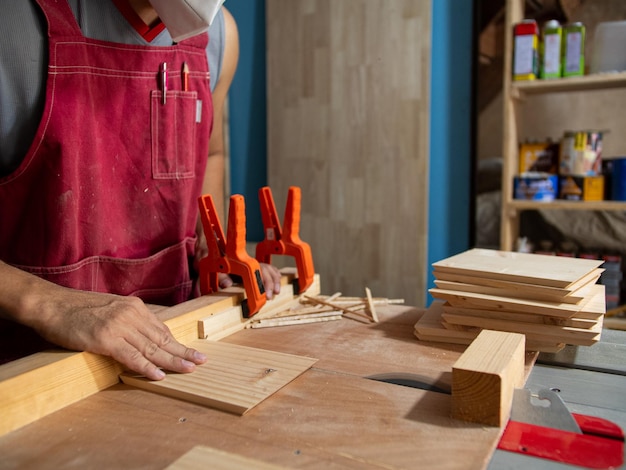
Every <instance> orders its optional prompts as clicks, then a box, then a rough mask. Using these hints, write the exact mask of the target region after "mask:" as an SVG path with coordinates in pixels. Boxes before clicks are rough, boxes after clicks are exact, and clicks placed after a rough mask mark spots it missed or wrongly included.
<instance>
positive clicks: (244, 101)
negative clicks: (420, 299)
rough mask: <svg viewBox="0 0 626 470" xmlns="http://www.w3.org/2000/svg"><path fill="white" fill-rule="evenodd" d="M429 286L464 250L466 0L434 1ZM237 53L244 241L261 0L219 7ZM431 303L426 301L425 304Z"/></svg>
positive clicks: (238, 182)
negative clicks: (235, 37) (443, 264)
mask: <svg viewBox="0 0 626 470" xmlns="http://www.w3.org/2000/svg"><path fill="white" fill-rule="evenodd" d="M432 3H433V12H432V15H433V25H432V26H433V27H432V44H433V49H432V69H431V120H430V126H431V129H430V175H429V179H430V182H429V186H430V195H429V209H428V210H429V217H428V273H427V275H428V287H433V286H434V284H433V276H432V272H431V271H432V269H431V264H432V263H434V262H436V261H439V260H441V259H443V258H446V257H448V256H451V255H453V254H456V253H459V252H461V251H464V250H466V249H467V248H469V240H470V235H469V227H470V223H469V222H470V221H469V214H470V202H469V201H470V178H471V161H470V159H471V142H472V139H471V126H470V122H471V114H470V113H471V93H472V90H471V76H472V75H471V74H472V47H471V44H472V17H473V15H472V4H473V0H433V2H432ZM226 6H227V7H228V8H229V9H230V11H231V12H232V13H233V16H234V17H235V19H236V21H237V24H238V25H239V36H240V43H241V52H240V59H239V66H238V69H237V74H236V75H235V79H234V81H233V85H232V90H231V93H230V106H231V108H230V112H231V119H232V121H231V135H230V142H231V191H232V192H233V193H239V194H243V195H244V196H245V197H246V202H247V203H248V207H247V210H246V214H247V221H248V224H247V227H248V233H247V235H248V237H247V238H248V240H251V241H258V240H261V239H262V238H263V230H262V224H261V221H260V215H259V211H258V205H257V191H258V188H259V187H261V186H263V185H265V184H266V181H267V170H266V166H267V163H266V162H267V153H266V152H267V137H266V117H265V116H266V101H265V100H266V95H265V93H266V86H265V85H266V81H265V70H266V69H265V2H259V1H232V2H227V5H226ZM428 303H430V301H429V302H428Z"/></svg>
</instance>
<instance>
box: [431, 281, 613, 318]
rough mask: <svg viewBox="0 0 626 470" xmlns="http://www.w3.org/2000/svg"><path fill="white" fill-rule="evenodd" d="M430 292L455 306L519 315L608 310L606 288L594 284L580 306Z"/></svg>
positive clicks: (567, 314) (586, 315)
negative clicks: (605, 297)
mask: <svg viewBox="0 0 626 470" xmlns="http://www.w3.org/2000/svg"><path fill="white" fill-rule="evenodd" d="M429 292H430V293H431V294H432V296H433V297H435V298H438V299H443V300H447V301H448V302H449V303H450V305H453V306H455V307H470V308H483V307H484V308H489V309H490V310H502V311H507V312H517V313H534V314H537V315H548V316H552V317H559V318H570V317H574V316H575V317H577V318H597V317H598V315H600V314H604V312H605V311H606V307H605V299H604V286H603V285H601V284H594V285H593V286H592V287H591V290H590V294H589V296H588V297H587V300H585V301H583V302H581V304H579V305H572V304H563V303H553V302H545V301H539V300H524V299H513V298H510V297H501V296H496V295H487V294H477V293H474V292H460V291H450V290H445V289H438V288H433V289H430V290H429Z"/></svg>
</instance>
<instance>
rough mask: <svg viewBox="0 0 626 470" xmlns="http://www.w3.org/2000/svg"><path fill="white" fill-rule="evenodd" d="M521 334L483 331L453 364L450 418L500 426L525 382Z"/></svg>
mask: <svg viewBox="0 0 626 470" xmlns="http://www.w3.org/2000/svg"><path fill="white" fill-rule="evenodd" d="M524 343H525V338H524V335H522V334H518V333H504V332H501V331H492V330H483V331H481V332H480V334H479V335H478V337H477V338H476V339H475V340H474V341H473V342H472V344H470V345H469V347H468V348H467V349H466V350H465V352H464V353H463V355H462V356H461V357H460V358H459V359H458V360H457V361H456V362H455V363H454V365H453V366H452V417H453V418H456V419H460V420H462V421H469V422H472V423H480V424H486V425H490V426H503V425H504V424H506V422H507V421H508V419H509V416H510V414H511V405H512V402H513V390H515V389H516V388H520V387H522V386H523V385H524V349H525V345H524Z"/></svg>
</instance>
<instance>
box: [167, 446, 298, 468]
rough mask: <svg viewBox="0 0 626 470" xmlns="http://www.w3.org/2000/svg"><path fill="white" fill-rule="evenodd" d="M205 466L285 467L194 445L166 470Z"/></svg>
mask: <svg viewBox="0 0 626 470" xmlns="http://www.w3.org/2000/svg"><path fill="white" fill-rule="evenodd" d="M207 468H211V470H241V469H243V468H254V469H257V470H279V469H281V468H282V469H284V468H286V467H279V466H277V465H272V464H270V463H266V462H262V461H261V460H257V459H252V458H248V457H243V456H241V455H238V454H233V453H231V452H224V451H223V450H219V449H213V448H212V447H207V446H196V447H194V448H193V449H191V450H190V451H189V452H187V453H186V454H185V455H183V456H182V457H181V458H179V459H178V460H176V462H174V463H172V464H171V465H168V466H167V467H166V470H206V469H207Z"/></svg>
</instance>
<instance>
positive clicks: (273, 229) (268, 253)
mask: <svg viewBox="0 0 626 470" xmlns="http://www.w3.org/2000/svg"><path fill="white" fill-rule="evenodd" d="M259 200H260V203H261V219H262V221H263V228H264V232H265V239H264V240H263V241H261V242H259V243H258V244H257V247H256V259H257V260H259V261H260V262H262V263H268V264H269V263H270V262H271V259H272V255H287V256H293V257H294V258H295V261H296V269H297V271H298V279H297V284H294V287H297V292H296V294H298V293H301V292H304V291H305V290H307V289H308V288H309V287H310V286H311V284H313V276H314V274H315V268H314V267H313V255H312V253H311V247H310V246H309V244H308V243H305V242H304V241H302V240H301V239H300V203H301V191H300V188H299V187H297V186H291V187H290V188H289V192H288V194H287V205H286V207H285V219H284V221H285V225H284V230H282V229H281V226H280V221H279V220H278V214H277V212H276V205H275V204H274V198H273V196H272V191H271V189H270V188H269V187H268V186H265V187H263V188H261V189H260V190H259Z"/></svg>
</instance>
